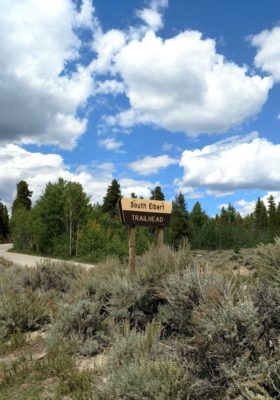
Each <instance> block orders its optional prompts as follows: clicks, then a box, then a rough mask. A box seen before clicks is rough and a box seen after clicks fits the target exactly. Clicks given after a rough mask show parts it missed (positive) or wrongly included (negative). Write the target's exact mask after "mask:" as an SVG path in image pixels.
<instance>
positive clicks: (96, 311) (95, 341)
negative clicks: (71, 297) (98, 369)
mask: <svg viewBox="0 0 280 400" xmlns="http://www.w3.org/2000/svg"><path fill="white" fill-rule="evenodd" d="M100 308H101V306H100V303H99V302H97V301H90V300H80V301H78V302H77V303H74V304H63V305H62V306H61V308H60V310H59V311H58V313H57V315H56V318H55V320H54V321H53V327H52V331H51V337H50V344H51V346H56V345H57V344H59V343H61V342H63V340H65V339H68V340H72V341H73V343H75V344H76V347H77V349H78V351H80V352H81V353H82V354H84V355H93V354H96V353H98V352H99V351H100V350H101V349H102V348H103V347H104V345H105V344H106V340H107V339H106V336H105V334H104V332H103V331H104V330H105V329H106V325H105V323H104V318H103V317H102V315H101V312H100Z"/></svg>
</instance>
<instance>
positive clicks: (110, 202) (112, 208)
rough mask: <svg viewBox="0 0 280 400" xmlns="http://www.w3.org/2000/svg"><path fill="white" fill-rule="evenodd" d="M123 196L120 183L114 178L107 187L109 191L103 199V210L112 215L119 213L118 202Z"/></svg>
mask: <svg viewBox="0 0 280 400" xmlns="http://www.w3.org/2000/svg"><path fill="white" fill-rule="evenodd" d="M120 197H121V190H120V185H119V183H118V181H117V180H116V179H113V180H112V183H111V185H109V186H108V188H107V193H106V195H105V197H104V199H103V205H102V211H103V212H105V213H108V214H109V215H110V216H111V217H114V216H116V215H117V203H118V200H119V198H120Z"/></svg>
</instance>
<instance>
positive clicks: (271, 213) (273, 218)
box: [268, 195, 277, 228]
mask: <svg viewBox="0 0 280 400" xmlns="http://www.w3.org/2000/svg"><path fill="white" fill-rule="evenodd" d="M268 224H269V226H270V227H271V228H274V227H276V226H277V210H276V204H275V200H274V197H273V196H272V195H270V196H269V198H268Z"/></svg>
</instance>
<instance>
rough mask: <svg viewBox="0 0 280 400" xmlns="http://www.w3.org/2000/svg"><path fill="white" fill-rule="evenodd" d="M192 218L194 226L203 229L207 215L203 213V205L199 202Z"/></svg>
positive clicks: (191, 214)
mask: <svg viewBox="0 0 280 400" xmlns="http://www.w3.org/2000/svg"><path fill="white" fill-rule="evenodd" d="M190 218H191V221H192V223H193V224H194V226H197V227H199V228H201V227H202V226H203V224H204V223H205V222H206V221H207V215H206V214H205V212H204V211H202V208H201V204H200V203H199V201H197V202H196V203H195V205H194V206H193V209H192V211H191V213H190Z"/></svg>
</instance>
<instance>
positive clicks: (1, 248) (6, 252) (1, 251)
mask: <svg viewBox="0 0 280 400" xmlns="http://www.w3.org/2000/svg"><path fill="white" fill-rule="evenodd" d="M12 248H13V244H12V243H6V244H0V257H2V258H4V259H5V260H8V261H11V262H13V263H15V264H17V265H21V266H27V267H36V266H37V264H39V263H41V262H44V261H46V260H51V261H61V262H66V263H68V261H63V260H57V259H54V258H47V257H38V256H31V255H28V254H20V253H11V252H10V250H11V249H12ZM69 264H72V265H73V264H74V265H77V266H81V267H85V268H92V267H94V265H92V264H83V263H77V262H73V261H69Z"/></svg>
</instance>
